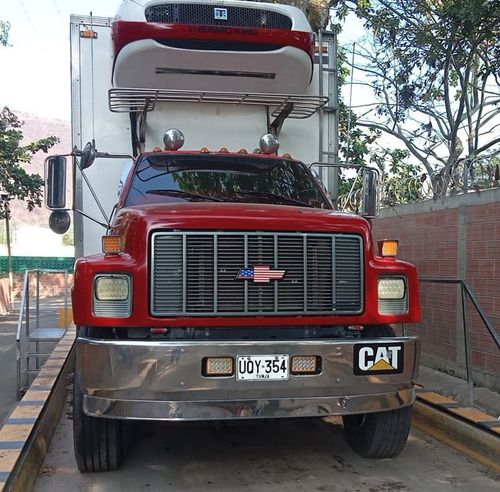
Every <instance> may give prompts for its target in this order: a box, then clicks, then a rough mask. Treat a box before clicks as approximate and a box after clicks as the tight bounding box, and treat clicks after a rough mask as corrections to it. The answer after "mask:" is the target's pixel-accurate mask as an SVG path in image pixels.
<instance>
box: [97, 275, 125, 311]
mask: <svg viewBox="0 0 500 492" xmlns="http://www.w3.org/2000/svg"><path fill="white" fill-rule="evenodd" d="M93 313H94V316H98V317H100V318H128V317H129V316H130V315H131V314H132V277H131V276H130V275H126V274H105V273H101V274H99V275H96V276H95V277H94V303H93Z"/></svg>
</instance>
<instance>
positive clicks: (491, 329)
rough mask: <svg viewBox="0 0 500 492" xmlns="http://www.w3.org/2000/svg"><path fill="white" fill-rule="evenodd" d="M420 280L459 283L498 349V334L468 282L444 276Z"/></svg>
mask: <svg viewBox="0 0 500 492" xmlns="http://www.w3.org/2000/svg"><path fill="white" fill-rule="evenodd" d="M420 282H423V283H440V284H460V285H461V287H462V288H463V289H465V292H466V293H467V295H468V296H469V298H470V300H471V301H472V304H474V307H475V308H476V311H477V314H479V317H480V318H481V320H482V321H483V323H484V325H485V326H486V328H487V329H488V331H489V333H490V335H491V336H492V337H493V340H494V341H495V343H496V344H497V347H498V348H499V349H500V336H499V335H498V333H497V332H496V330H495V328H494V327H493V325H492V324H491V321H490V320H489V318H488V315H487V314H486V313H485V312H484V309H483V308H482V307H481V305H480V304H479V300H478V299H477V297H476V295H475V294H474V292H472V289H471V288H470V286H469V284H468V283H467V281H466V280H461V279H449V278H447V279H445V278H442V279H440V278H425V279H424V278H421V279H420Z"/></svg>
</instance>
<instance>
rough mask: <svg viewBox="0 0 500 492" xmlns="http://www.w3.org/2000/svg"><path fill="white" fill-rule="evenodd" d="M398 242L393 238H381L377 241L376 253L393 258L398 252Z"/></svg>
mask: <svg viewBox="0 0 500 492" xmlns="http://www.w3.org/2000/svg"><path fill="white" fill-rule="evenodd" d="M398 242H399V241H396V240H393V239H382V240H381V241H379V242H378V254H379V255H380V256H382V257H383V258H395V257H396V256H397V254H398Z"/></svg>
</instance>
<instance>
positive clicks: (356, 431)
mask: <svg viewBox="0 0 500 492" xmlns="http://www.w3.org/2000/svg"><path fill="white" fill-rule="evenodd" d="M411 414H412V407H411V406H409V407H404V408H398V409H396V410H389V411H386V412H375V413H365V414H360V415H344V416H343V421H344V431H345V436H346V439H347V442H348V443H349V445H350V446H351V448H352V449H354V451H356V453H358V454H359V455H360V456H362V457H363V458H392V457H394V456H397V455H398V454H399V453H401V451H403V448H404V447H405V444H406V441H407V440H408V434H409V433H410V428H411Z"/></svg>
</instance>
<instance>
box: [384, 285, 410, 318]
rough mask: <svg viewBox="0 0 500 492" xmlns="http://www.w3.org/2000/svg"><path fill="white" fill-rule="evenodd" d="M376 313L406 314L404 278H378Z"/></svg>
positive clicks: (406, 300)
mask: <svg viewBox="0 0 500 492" xmlns="http://www.w3.org/2000/svg"><path fill="white" fill-rule="evenodd" d="M378 312H379V313H380V314H384V315H399V314H406V313H407V312H408V291H407V288H406V277H380V278H379V279H378Z"/></svg>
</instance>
